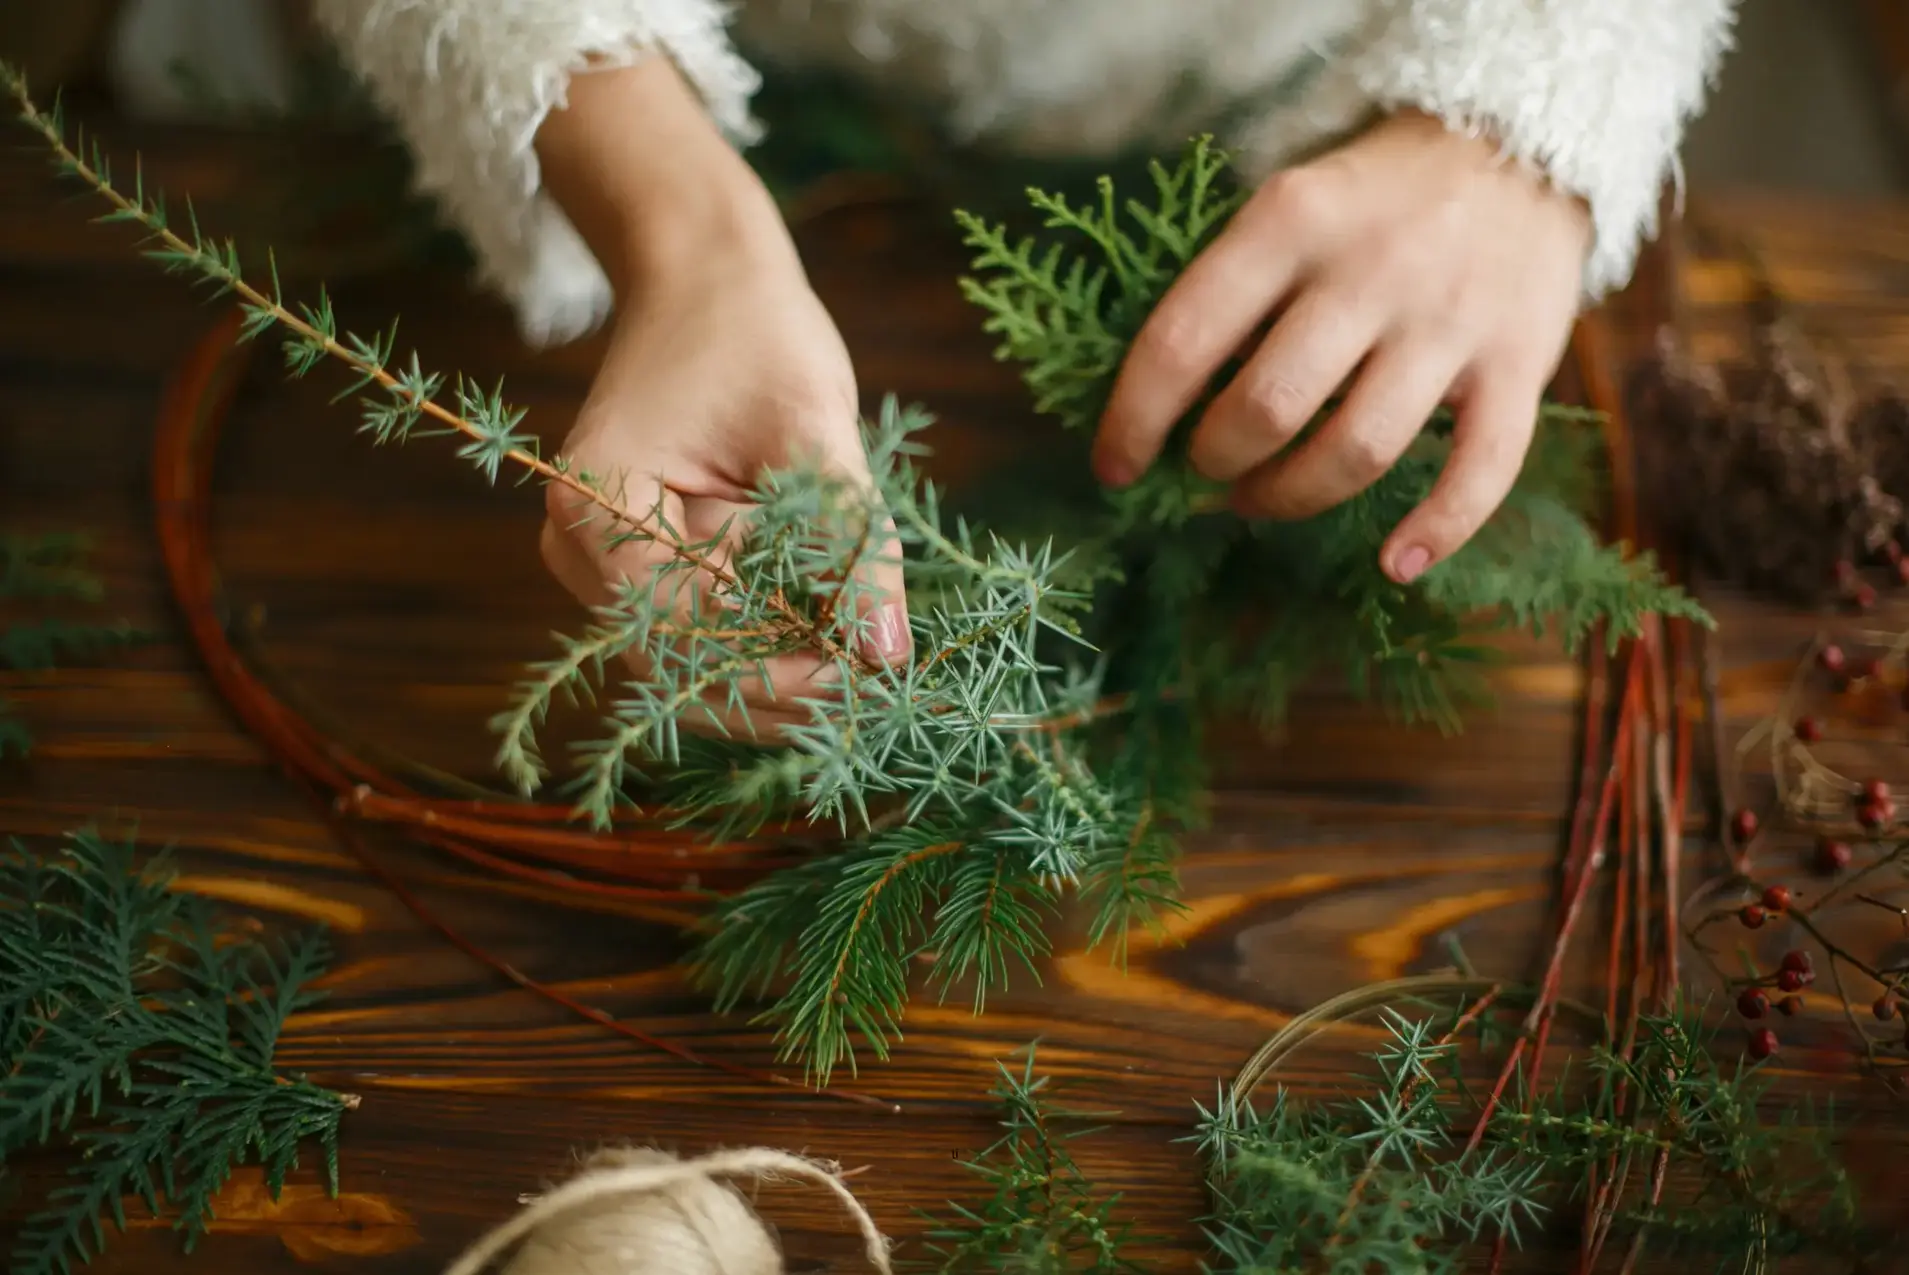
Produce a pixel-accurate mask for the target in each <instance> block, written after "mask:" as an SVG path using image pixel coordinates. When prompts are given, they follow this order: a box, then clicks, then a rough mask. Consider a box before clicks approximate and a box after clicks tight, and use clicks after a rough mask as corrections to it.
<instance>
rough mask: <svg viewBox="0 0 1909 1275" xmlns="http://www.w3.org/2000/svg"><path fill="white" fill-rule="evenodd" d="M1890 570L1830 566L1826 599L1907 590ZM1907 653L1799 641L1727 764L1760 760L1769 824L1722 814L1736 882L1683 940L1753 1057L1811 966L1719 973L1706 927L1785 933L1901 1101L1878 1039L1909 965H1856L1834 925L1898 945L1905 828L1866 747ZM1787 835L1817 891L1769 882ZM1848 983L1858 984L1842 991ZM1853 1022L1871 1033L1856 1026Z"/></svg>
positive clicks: (1749, 812)
mask: <svg viewBox="0 0 1909 1275" xmlns="http://www.w3.org/2000/svg"><path fill="white" fill-rule="evenodd" d="M1903 563H1904V556H1903V554H1902V552H1901V550H1900V548H1899V547H1898V546H1897V545H1896V544H1895V542H1894V541H1890V542H1888V543H1886V544H1884V545H1883V546H1882V547H1881V549H1880V550H1879V551H1878V553H1877V555H1876V560H1875V562H1874V563H1873V564H1872V565H1871V566H1870V567H1869V568H1868V569H1863V568H1859V567H1857V566H1856V565H1855V564H1853V563H1849V562H1842V563H1839V564H1838V566H1837V569H1836V573H1835V574H1836V579H1837V588H1838V590H1839V591H1840V592H1841V594H1842V595H1843V597H1844V598H1845V599H1846V601H1847V603H1848V604H1849V605H1851V606H1852V607H1853V608H1855V609H1856V610H1859V611H1867V610H1869V609H1871V608H1872V607H1873V606H1874V605H1875V603H1876V593H1877V589H1876V585H1875V583H1873V579H1872V578H1866V577H1874V576H1876V575H1886V576H1888V577H1889V578H1891V579H1900V580H1904V581H1905V582H1909V569H1905V568H1904V566H1903ZM1906 656H1909V633H1903V632H1897V631H1893V630H1888V629H1880V628H1876V627H1874V626H1862V627H1854V628H1851V629H1850V630H1848V631H1846V632H1843V633H1840V634H1835V635H1831V634H1828V633H1819V634H1818V635H1817V636H1816V637H1815V638H1814V639H1813V640H1812V641H1811V642H1810V644H1809V646H1808V648H1807V649H1806V650H1805V651H1804V653H1803V655H1802V656H1801V658H1800V659H1799V660H1798V662H1797V665H1796V667H1795V670H1794V671H1793V673H1792V674H1791V676H1790V678H1789V680H1788V682H1787V684H1786V685H1785V687H1784V690H1783V693H1782V694H1781V695H1780V696H1779V698H1778V701H1777V704H1776V706H1775V708H1774V709H1773V711H1772V712H1771V713H1770V714H1769V715H1768V716H1766V717H1765V718H1763V719H1762V720H1760V721H1758V722H1757V723H1755V724H1754V725H1753V726H1751V727H1750V728H1749V729H1748V730H1746V731H1745V732H1744V733H1743V734H1742V735H1741V737H1740V738H1739V739H1738V741H1737V744H1736V747H1735V748H1734V750H1733V751H1732V752H1731V753H1730V754H1729V756H1730V759H1731V761H1732V763H1733V768H1734V769H1735V770H1736V771H1739V772H1740V771H1743V770H1745V769H1746V768H1747V767H1748V765H1749V763H1750V761H1751V760H1752V758H1760V759H1761V761H1762V763H1763V766H1762V769H1763V772H1764V773H1763V774H1762V776H1761V781H1762V782H1764V783H1767V785H1768V790H1769V793H1770V801H1771V806H1772V809H1773V814H1774V816H1775V817H1774V818H1773V819H1766V818H1765V817H1764V816H1763V815H1761V814H1759V813H1758V811H1757V809H1756V808H1755V807H1753V806H1750V805H1743V806H1740V807H1739V808H1737V809H1736V810H1735V811H1734V812H1733V814H1732V816H1731V820H1730V831H1731V836H1732V838H1733V839H1734V841H1735V842H1736V843H1737V845H1738V846H1739V847H1740V852H1739V857H1738V859H1737V863H1736V871H1735V872H1734V873H1733V875H1732V876H1731V877H1730V878H1728V879H1726V880H1724V881H1721V882H1717V883H1714V884H1713V885H1712V886H1710V887H1709V888H1708V889H1707V890H1706V891H1705V895H1706V901H1707V902H1708V903H1709V906H1708V907H1707V909H1706V911H1705V912H1704V914H1703V915H1702V916H1701V918H1700V919H1699V920H1697V921H1696V922H1695V923H1694V925H1693V927H1692V939H1693V942H1695V944H1696V945H1697V947H1698V948H1699V950H1700V951H1702V952H1704V954H1705V955H1706V958H1707V959H1709V960H1710V961H1711V963H1712V964H1713V966H1715V967H1716V968H1717V969H1718V971H1719V973H1720V974H1722V975H1723V976H1724V977H1725V978H1727V979H1728V981H1729V985H1730V986H1731V987H1732V988H1733V990H1735V991H1736V993H1737V996H1736V1007H1737V1012H1738V1014H1739V1015H1740V1016H1741V1017H1742V1018H1743V1019H1744V1020H1745V1021H1746V1022H1747V1023H1750V1024H1753V1025H1754V1026H1752V1028H1751V1036H1750V1041H1751V1048H1752V1050H1753V1052H1756V1053H1759V1054H1764V1055H1767V1054H1769V1053H1771V1052H1774V1051H1775V1049H1776V1048H1777V1045H1778V1037H1777V1032H1776V1030H1775V1029H1774V1028H1773V1027H1771V1026H1767V1025H1764V1022H1765V1020H1766V1019H1767V1018H1768V1016H1769V1015H1770V1014H1771V1013H1772V1011H1774V1012H1775V1013H1777V1014H1780V1015H1782V1016H1785V1017H1799V1016H1801V1015H1802V1014H1803V1013H1804V1011H1805V1009H1806V1005H1805V1000H1804V997H1805V995H1806V991H1807V989H1808V988H1809V987H1811V986H1812V985H1813V984H1814V983H1815V982H1816V979H1817V971H1816V964H1817V960H1816V957H1814V956H1813V955H1812V953H1811V951H1810V950H1809V949H1808V948H1805V947H1802V946H1792V947H1790V948H1788V949H1787V950H1785V951H1784V952H1783V954H1782V956H1781V958H1780V959H1779V961H1778V962H1777V963H1776V965H1775V966H1774V967H1770V968H1760V967H1759V965H1758V963H1757V962H1756V960H1755V959H1754V958H1752V957H1751V956H1749V955H1748V954H1747V953H1746V954H1745V955H1743V956H1742V957H1741V961H1742V963H1743V964H1744V966H1745V969H1744V971H1743V972H1742V973H1739V974H1730V973H1728V972H1726V971H1725V970H1724V968H1723V967H1724V957H1723V955H1722V953H1721V952H1720V951H1719V944H1718V943H1716V942H1714V941H1713V940H1711V939H1710V938H1709V937H1708V936H1709V934H1710V933H1711V932H1712V931H1713V929H1714V928H1716V927H1722V928H1723V929H1724V931H1725V932H1729V931H1731V930H1735V931H1736V932H1737V933H1738V934H1743V933H1745V932H1759V931H1763V930H1765V929H1766V928H1772V927H1777V926H1783V925H1787V926H1790V927H1793V928H1794V929H1795V930H1796V931H1797V932H1798V934H1799V935H1800V936H1801V937H1802V938H1803V939H1806V940H1808V942H1809V944H1811V945H1812V946H1813V947H1814V948H1815V949H1816V950H1817V951H1818V952H1820V954H1821V956H1822V959H1823V960H1824V961H1825V962H1826V965H1827V970H1828V973H1829V979H1830V984H1831V986H1832V988H1833V989H1834V990H1833V994H1834V997H1835V999H1836V1001H1837V1003H1838V1007H1839V1009H1840V1016H1841V1018H1842V1019H1843V1022H1844V1024H1845V1025H1846V1026H1847V1027H1848V1029H1849V1031H1850V1034H1851V1036H1852V1038H1853V1039H1854V1041H1855V1042H1856V1044H1857V1045H1858V1047H1859V1048H1860V1050H1861V1053H1862V1057H1863V1061H1864V1064H1865V1066H1866V1067H1868V1068H1869V1069H1870V1071H1871V1072H1872V1073H1873V1074H1876V1075H1879V1076H1881V1077H1883V1078H1884V1079H1885V1081H1886V1082H1887V1083H1889V1084H1891V1085H1892V1086H1893V1087H1895V1088H1897V1089H1898V1090H1901V1091H1904V1092H1909V1030H1897V1031H1895V1032H1894V1033H1893V1034H1891V1032H1890V1029H1893V1028H1895V1027H1896V1024H1897V1023H1898V1021H1899V1019H1900V1018H1901V1017H1902V1014H1901V1005H1902V1001H1903V998H1904V995H1905V992H1909V968H1894V967H1889V966H1887V965H1886V964H1885V963H1884V962H1882V961H1880V960H1876V959H1872V958H1870V957H1868V956H1866V955H1864V954H1863V952H1862V951H1860V950H1858V948H1857V946H1856V944H1855V943H1854V942H1852V941H1851V940H1849V939H1846V938H1844V937H1842V930H1843V929H1844V928H1845V926H1843V925H1841V924H1838V919H1839V918H1844V917H1851V916H1854V915H1855V914H1853V913H1850V912H1849V911H1848V907H1849V905H1852V904H1853V905H1855V906H1856V907H1857V908H1859V909H1860V910H1863V911H1870V912H1876V911H1880V912H1886V913H1888V914H1891V915H1893V916H1896V917H1897V918H1898V919H1899V920H1901V921H1902V925H1903V932H1904V933H1905V934H1909V911H1905V905H1904V904H1903V903H1900V902H1896V901H1892V899H1891V898H1889V897H1887V896H1888V895H1890V894H1897V895H1899V896H1901V897H1905V898H1909V893H1905V892H1909V828H1906V827H1905V826H1904V825H1903V823H1902V821H1901V819H1900V817H1899V814H1898V810H1897V805H1896V797H1895V790H1894V786H1893V785H1892V784H1891V783H1890V781H1889V779H1888V778H1886V777H1885V776H1883V775H1879V774H1876V773H1875V772H1874V767H1876V765H1877V761H1878V757H1877V754H1878V751H1879V749H1880V750H1881V751H1884V752H1888V751H1892V750H1893V746H1894V740H1892V739H1891V738H1890V733H1884V734H1882V735H1881V736H1880V738H1879V737H1878V735H1877V732H1876V730H1875V726H1876V724H1878V723H1880V722H1882V721H1885V720H1887V717H1888V715H1889V713H1890V712H1891V710H1892V709H1895V708H1897V707H1899V706H1900V707H1903V708H1909V689H1906V688H1905V681H1906V680H1909V679H1906V676H1905V675H1906V673H1909V666H1906V663H1905V657H1906ZM1858 767H1860V768H1862V769H1858ZM1862 770H1868V771H1869V773H1868V774H1866V775H1865V774H1863V773H1862ZM1739 786H1741V785H1740V781H1739ZM1799 835H1800V836H1801V837H1803V838H1806V839H1807V840H1808V842H1809V844H1810V847H1811V849H1810V851H1809V853H1808V854H1807V856H1805V862H1804V865H1803V866H1806V867H1807V868H1809V869H1812V870H1813V871H1814V873H1815V875H1816V876H1817V878H1818V879H1819V880H1820V881H1821V883H1822V884H1821V885H1819V886H1815V887H1804V886H1801V885H1800V884H1791V883H1788V882H1785V881H1784V880H1783V879H1782V877H1783V876H1784V875H1787V873H1786V871H1785V866H1784V865H1785V863H1786V861H1788V862H1794V860H1793V859H1792V858H1791V856H1792V855H1793V853H1794V851H1793V850H1792V849H1791V845H1792V844H1793V839H1794V838H1795V837H1796V836H1799ZM1713 899H1714V901H1713ZM1731 900H1735V901H1731ZM1852 980H1860V984H1859V985H1856V986H1852ZM1859 1007H1860V1008H1859ZM1865 1019H1867V1020H1868V1021H1869V1022H1870V1023H1871V1024H1873V1025H1872V1026H1865V1021H1864V1020H1865ZM1878 1028H1881V1029H1882V1031H1881V1032H1879V1030H1878Z"/></svg>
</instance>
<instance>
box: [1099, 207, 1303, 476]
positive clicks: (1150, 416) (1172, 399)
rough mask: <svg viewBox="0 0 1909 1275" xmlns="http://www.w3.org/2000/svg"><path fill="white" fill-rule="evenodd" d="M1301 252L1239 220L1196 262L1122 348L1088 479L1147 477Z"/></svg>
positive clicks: (1271, 303) (1280, 293)
mask: <svg viewBox="0 0 1909 1275" xmlns="http://www.w3.org/2000/svg"><path fill="white" fill-rule="evenodd" d="M1300 269H1301V258H1300V255H1299V253H1297V252H1296V251H1294V250H1293V249H1292V248H1291V247H1289V246H1287V245H1286V244H1284V243H1282V242H1281V241H1279V240H1278V239H1275V238H1272V237H1270V236H1268V235H1267V234H1266V233H1265V227H1264V226H1263V225H1262V224H1261V223H1260V221H1259V220H1258V219H1249V218H1244V217H1240V218H1235V220H1234V221H1233V222H1232V223H1231V224H1230V225H1229V226H1228V228H1227V229H1226V230H1224V231H1222V232H1221V233H1220V235H1219V236H1218V237H1217V238H1215V239H1214V241H1213V242H1212V243H1211V244H1209V245H1208V246H1207V248H1206V250H1205V251H1204V252H1202V253H1200V254H1199V255H1198V256H1197V257H1195V258H1194V259H1193V261H1192V263H1191V264H1190V265H1188V266H1187V268H1186V270H1185V271H1184V272H1182V273H1181V275H1180V277H1179V278H1178V279H1176V280H1175V281H1174V283H1173V285H1172V286H1171V287H1169V288H1168V289H1167V292H1166V295H1165V296H1163V297H1162V298H1161V299H1160V302H1159V304H1158V305H1156V306H1155V307H1154V309H1153V311H1152V313H1151V314H1149V315H1148V316H1147V320H1146V322H1145V323H1144V324H1143V325H1142V327H1141V329H1140V332H1139V334H1138V335H1137V336H1136V337H1135V338H1134V341H1133V344H1132V345H1131V346H1130V347H1129V348H1128V351H1127V356H1126V358H1125V359H1124V360H1123V361H1122V363H1121V366H1120V372H1119V374H1118V375H1117V376H1116V377H1115V379H1114V388H1113V393H1112V395H1111V396H1110V397H1109V398H1108V400H1107V409H1106V412H1105V413H1104V414H1103V415H1102V417H1101V422H1100V429H1099V431H1098V433H1097V434H1096V436H1095V439H1094V458H1093V463H1094V472H1095V473H1096V474H1097V475H1098V476H1099V478H1100V480H1101V481H1102V482H1104V483H1106V484H1108V485H1109V486H1114V487H1121V486H1125V485H1127V484H1128V483H1131V482H1133V481H1134V480H1135V479H1137V478H1139V477H1140V475H1142V474H1144V473H1145V472H1146V471H1147V469H1148V467H1149V466H1151V465H1152V464H1153V462H1154V460H1155V459H1156V458H1157V457H1158V456H1159V454H1160V449H1161V447H1162V446H1163V445H1165V443H1166V440H1167V436H1168V435H1169V434H1171V433H1172V432H1173V427H1174V426H1175V425H1176V424H1177V423H1179V421H1180V419H1181V418H1182V417H1183V416H1185V415H1186V414H1187V412H1188V411H1190V410H1191V409H1192V408H1193V405H1194V404H1195V403H1196V402H1198V401H1199V398H1200V396H1201V394H1203V393H1204V392H1205V391H1206V387H1207V384H1208V382H1210V381H1211V380H1212V379H1213V376H1214V374H1215V373H1216V372H1218V371H1219V370H1220V367H1221V366H1222V365H1223V364H1224V363H1225V362H1226V361H1227V360H1228V359H1229V358H1231V357H1233V356H1234V355H1235V354H1236V353H1237V352H1238V351H1239V349H1240V347H1241V346H1243V345H1244V344H1245V343H1246V341H1247V339H1248V338H1249V337H1251V336H1252V334H1253V330H1254V329H1255V328H1257V327H1258V326H1259V325H1260V324H1261V323H1262V322H1264V320H1265V318H1266V316H1267V315H1268V314H1270V313H1271V312H1272V311H1273V310H1274V308H1276V307H1277V306H1278V304H1279V303H1280V301H1281V299H1282V298H1283V297H1284V296H1285V295H1286V293H1287V292H1288V291H1289V290H1290V289H1291V287H1292V285H1293V284H1294V282H1295V281H1296V280H1297V279H1298V277H1299V272H1300Z"/></svg>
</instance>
